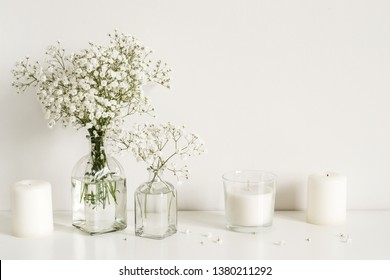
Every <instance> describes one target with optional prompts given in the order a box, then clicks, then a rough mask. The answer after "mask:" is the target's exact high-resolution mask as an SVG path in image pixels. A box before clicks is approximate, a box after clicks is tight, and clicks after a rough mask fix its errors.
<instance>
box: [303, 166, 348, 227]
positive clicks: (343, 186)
mask: <svg viewBox="0 0 390 280" xmlns="http://www.w3.org/2000/svg"><path fill="white" fill-rule="evenodd" d="M346 204H347V178H346V177H345V176H343V175H340V174H338V173H334V172H324V173H317V174H312V175H310V176H309V178H308V185H307V221H308V222H309V223H312V224H317V225H338V224H342V223H344V222H345V218H346V209H347V207H346Z"/></svg>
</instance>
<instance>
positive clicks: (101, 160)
mask: <svg viewBox="0 0 390 280" xmlns="http://www.w3.org/2000/svg"><path fill="white" fill-rule="evenodd" d="M87 138H88V140H89V142H90V164H91V173H92V174H91V175H92V176H96V175H98V174H101V173H102V170H104V169H105V168H106V167H107V155H106V149H105V141H104V140H105V138H104V133H101V134H99V133H90V134H89V135H88V136H87Z"/></svg>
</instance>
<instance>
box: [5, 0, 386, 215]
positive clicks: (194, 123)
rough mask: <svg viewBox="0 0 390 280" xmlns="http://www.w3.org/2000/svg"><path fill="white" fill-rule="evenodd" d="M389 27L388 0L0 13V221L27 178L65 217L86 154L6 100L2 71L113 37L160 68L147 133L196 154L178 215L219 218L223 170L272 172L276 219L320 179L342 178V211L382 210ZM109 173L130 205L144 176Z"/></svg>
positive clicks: (152, 1) (12, 2) (155, 0)
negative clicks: (172, 130) (51, 51)
mask: <svg viewBox="0 0 390 280" xmlns="http://www.w3.org/2000/svg"><path fill="white" fill-rule="evenodd" d="M389 15H390V2H389V1H387V0H356V1H351V0H328V1H307V0H296V1H290V0H275V1H259V0H246V1H242V0H213V1H209V0H197V1H194V0H164V1H160V0H113V1H103V0H83V1H79V0H67V1H58V0H57V1H53V0H36V1H29V0H1V1H0V37H1V42H3V43H2V44H0V61H1V64H0V93H1V94H0V131H1V132H0V139H1V145H0V155H1V157H0V178H1V185H0V209H3V210H9V206H10V201H9V197H10V195H9V188H10V186H11V185H12V184H13V183H14V182H16V181H19V180H22V179H25V178H37V179H42V180H46V181H49V182H50V183H52V186H53V205H54V208H55V209H56V210H70V209H71V208H70V207H71V202H70V173H71V170H72V167H73V166H74V164H75V163H76V162H77V160H78V159H79V158H80V157H81V156H83V155H84V154H85V153H86V152H87V149H88V143H87V141H86V140H85V133H84V131H79V132H75V131H73V130H72V129H62V128H61V127H56V128H54V129H53V130H49V129H48V128H47V123H46V120H45V119H44V116H43V114H42V112H41V109H40V107H39V104H38V102H37V100H36V98H35V97H34V96H33V95H32V94H28V93H27V94H25V95H21V96H18V95H16V94H15V90H14V89H12V88H11V86H10V84H11V80H12V77H11V73H10V70H11V68H12V67H13V65H14V63H15V61H17V60H18V59H20V58H22V57H24V56H25V55H27V54H29V55H30V57H31V58H32V59H39V60H42V59H43V58H44V57H43V54H44V52H45V49H46V47H47V45H49V44H52V43H55V42H56V40H57V39H61V40H62V43H63V46H64V47H66V49H67V50H69V51H75V50H79V49H82V48H85V47H87V42H88V41H89V40H92V41H94V42H96V43H101V44H106V43H107V42H108V38H107V36H106V34H107V33H108V32H112V31H113V29H114V28H115V27H117V28H118V29H119V30H121V31H124V32H128V33H131V34H133V35H135V36H136V37H138V38H139V39H140V40H141V41H143V42H144V43H145V44H146V45H147V46H149V47H150V48H152V49H154V50H155V57H156V58H161V59H163V60H164V61H166V62H167V63H169V65H170V66H171V68H172V69H173V72H172V90H171V91H170V92H168V91H167V90H164V89H159V88H157V87H155V88H153V89H150V90H149V91H148V94H149V96H150V97H151V100H152V102H153V104H154V105H155V107H156V111H157V113H158V115H159V117H160V120H161V121H167V120H170V121H172V122H175V123H178V124H186V125H187V127H188V129H189V130H192V131H194V132H196V133H198V134H199V135H200V136H202V138H203V139H204V140H205V143H206V145H207V149H208V154H207V155H204V156H201V157H198V158H194V159H191V161H190V162H189V166H190V168H191V170H192V173H191V174H190V180H189V181H186V182H184V184H183V186H182V187H180V189H179V190H178V191H179V198H180V199H179V208H180V209H189V210H222V209H223V191H222V182H221V181H222V180H221V175H222V174H223V173H224V172H227V171H230V170H235V169H262V170H268V171H271V172H274V173H276V174H277V175H278V186H277V194H276V207H277V209H305V208H306V182H307V176H308V175H309V174H311V173H313V172H320V171H325V170H333V171H336V172H340V173H342V174H345V175H346V176H347V178H348V182H349V186H350V189H349V194H348V208H349V209H390V172H389V170H390V145H389V143H390V129H389V120H390V110H389V104H390V94H389V92H390V83H389V77H390V67H389V65H390V36H389V30H390V17H389ZM29 93H32V92H29ZM134 121H135V118H132V119H129V123H130V124H131V123H133V122H134ZM120 161H121V162H122V163H123V165H124V167H125V170H126V173H127V176H128V183H129V184H128V185H129V193H130V194H131V193H132V192H133V191H134V190H135V189H136V187H137V186H138V185H139V184H140V183H141V182H144V181H145V180H146V179H147V172H146V169H145V166H143V165H142V164H137V163H135V162H134V161H133V160H132V159H130V158H122V159H120ZM37 163H39V164H37ZM129 205H130V207H132V206H133V203H132V196H131V195H130V196H129Z"/></svg>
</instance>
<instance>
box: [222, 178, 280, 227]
mask: <svg viewBox="0 0 390 280" xmlns="http://www.w3.org/2000/svg"><path fill="white" fill-rule="evenodd" d="M225 195H226V205H225V211H226V219H227V222H228V223H229V224H231V225H235V226H245V227H256V226H269V225H270V224H271V223H272V217H273V210H274V205H273V190H272V189H268V190H267V189H266V188H260V189H259V188H256V187H254V188H253V187H250V186H249V187H248V188H246V187H241V188H234V189H232V190H230V191H227V192H226V194H225Z"/></svg>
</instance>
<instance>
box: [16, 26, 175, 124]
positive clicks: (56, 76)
mask: <svg viewBox="0 0 390 280" xmlns="http://www.w3.org/2000/svg"><path fill="white" fill-rule="evenodd" d="M109 38H110V44H109V45H108V46H100V45H97V44H95V43H93V42H89V48H87V49H83V50H81V51H79V52H78V53H71V54H70V55H66V54H65V50H64V49H63V48H62V46H61V42H59V41H58V42H57V44H54V45H51V46H49V47H48V48H47V50H46V55H47V59H46V60H45V61H44V64H43V65H41V64H40V63H39V62H31V61H30V60H29V58H28V57H26V58H25V59H24V60H21V61H19V62H17V63H16V65H15V68H14V69H13V70H12V73H13V75H14V78H15V80H14V81H13V83H12V85H13V86H14V87H15V88H16V90H17V92H18V93H21V92H24V91H25V90H26V89H27V88H29V87H36V88H37V96H38V97H39V98H38V100H39V101H40V103H41V105H42V108H43V110H44V112H45V115H46V116H49V117H50V116H51V118H50V119H49V117H47V118H48V119H49V127H52V126H53V125H54V124H55V123H56V122H57V121H60V120H62V123H63V124H64V125H71V126H73V127H74V128H76V129H79V128H81V127H86V128H87V129H90V128H95V129H114V126H116V125H118V124H121V123H122V122H121V121H115V122H114V121H113V119H114V118H120V119H123V118H124V117H126V116H128V115H132V114H135V113H139V114H145V113H146V114H152V112H153V108H152V107H151V106H150V104H149V100H148V99H147V98H146V97H145V96H144V94H143V88H142V86H143V85H145V84H146V83H147V82H154V83H158V84H160V85H163V86H165V87H167V88H169V81H170V80H169V76H168V74H169V72H170V69H168V68H167V67H166V66H165V64H162V63H161V61H157V62H155V63H154V64H153V63H150V58H149V56H150V54H151V52H150V51H147V48H145V47H144V46H143V45H142V44H141V43H140V41H139V40H137V39H136V38H134V37H133V36H130V35H127V34H123V33H120V32H118V31H115V32H114V34H109ZM54 116H55V117H54ZM98 126H99V128H98Z"/></svg>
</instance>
